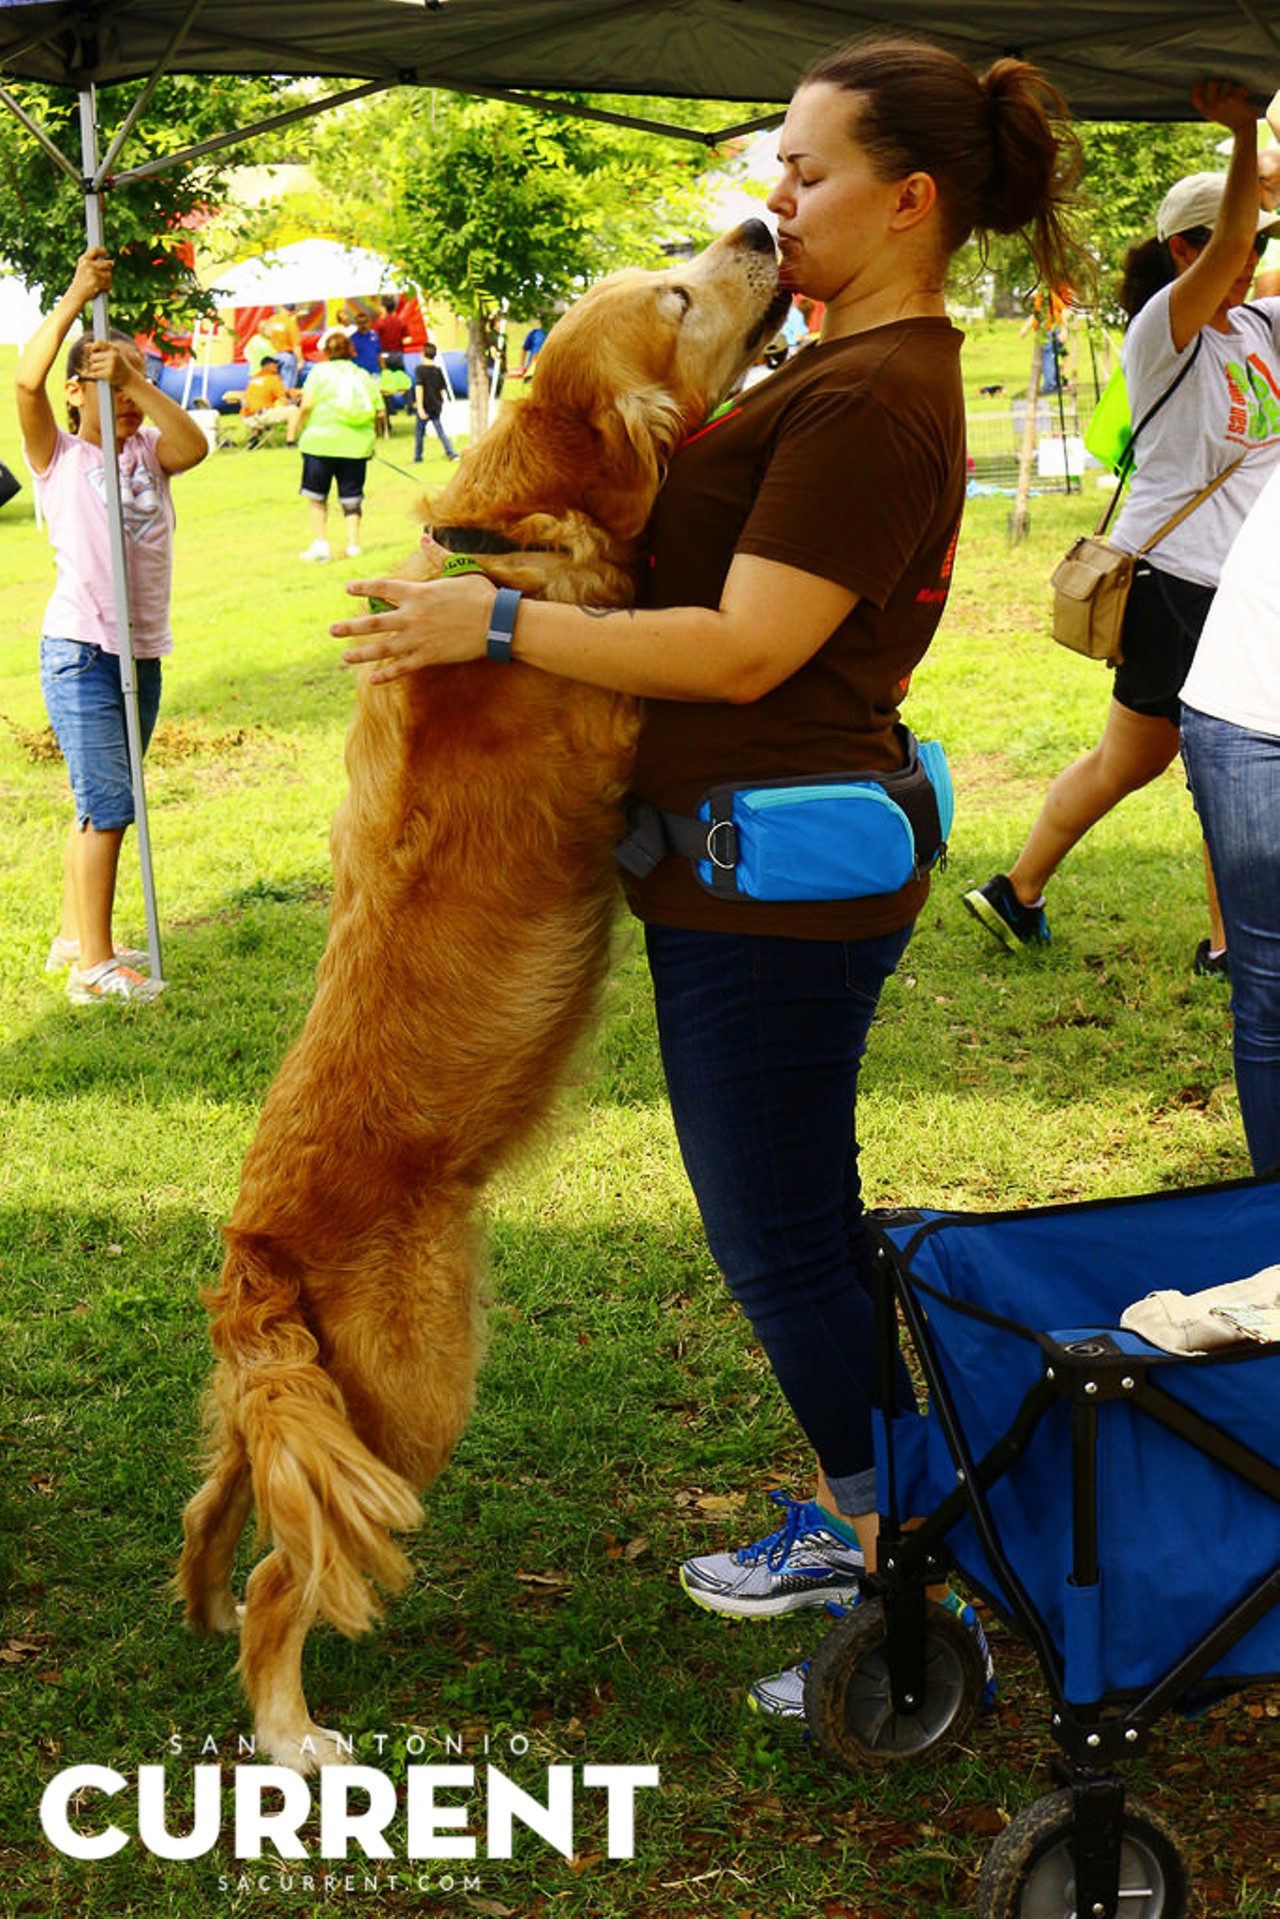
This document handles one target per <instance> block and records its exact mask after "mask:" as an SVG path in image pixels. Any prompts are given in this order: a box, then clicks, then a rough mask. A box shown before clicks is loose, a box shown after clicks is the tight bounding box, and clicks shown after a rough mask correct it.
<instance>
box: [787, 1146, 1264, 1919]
mask: <svg viewBox="0 0 1280 1919" xmlns="http://www.w3.org/2000/svg"><path fill="white" fill-rule="evenodd" d="M874 1223H875V1226H876V1231H877V1239H878V1244H879V1268H880V1270H879V1294H880V1297H879V1299H878V1303H877V1304H878V1315H877V1316H878V1341H879V1352H878V1371H879V1382H880V1384H879V1398H880V1403H881V1406H882V1408H883V1409H884V1410H883V1411H882V1413H881V1415H880V1418H879V1422H878V1423H879V1432H878V1436H877V1445H878V1460H877V1464H878V1477H879V1500H880V1507H881V1520H882V1528H883V1531H882V1540H881V1566H880V1571H879V1573H878V1575H877V1576H876V1577H875V1578H874V1579H873V1580H870V1581H868V1590H867V1592H866V1594H865V1596H864V1598H863V1601H862V1603H861V1604H860V1605H859V1606H857V1607H855V1608H854V1609H853V1610H852V1611H851V1612H849V1613H848V1614H847V1615H846V1616H845V1617H844V1618H843V1619H841V1620H840V1621H839V1622H838V1623H837V1624H836V1625H835V1626H834V1627H833V1628H832V1629H831V1631H830V1632H829V1633H828V1634H827V1636H826V1638H825V1639H824V1640H823V1642H822V1644H821V1646H820V1647H819V1649H818V1653H817V1655H816V1656H815V1658H814V1659H813V1661H812V1662H811V1664H810V1668H809V1673H808V1677H807V1680H806V1692H805V1709H806V1714H807V1717H808V1720H809V1724H810V1727H811V1729H812V1731H813V1733H814V1735H815V1737H816V1738H817V1739H818V1741H819V1742H820V1744H821V1745H822V1746H823V1747H824V1748H825V1749H826V1750H827V1751H828V1752H829V1753H830V1754H831V1755H832V1756H833V1757H834V1758H836V1759H837V1760H838V1761H839V1762H840V1763H841V1764H844V1765H848V1766H859V1767H861V1766H865V1765H868V1764H872V1765H888V1764H893V1763H895V1762H897V1761H902V1760H908V1759H914V1758H918V1757H919V1756H921V1755H922V1754H924V1753H926V1752H931V1751H938V1750H941V1749H943V1748H945V1747H946V1746H948V1745H951V1744H954V1743H955V1742H957V1741H958V1740H959V1739H960V1738H962V1737H963V1735H964V1734H965V1733H966V1732H967V1731H968V1729H969V1727H970V1725H971V1724H972V1722H973V1719H974V1717H975V1716H976V1714H977V1712H978V1710H979V1707H980V1705H981V1701H982V1694H983V1683H984V1682H983V1671H982V1661H981V1656H980V1654H979V1651H978V1648H977V1643H976V1641H975V1639H974V1637H973V1635H972V1634H971V1633H970V1632H969V1631H967V1630H966V1628H965V1627H964V1626H963V1625H961V1624H960V1622H959V1621H958V1620H957V1619H956V1618H955V1617H954V1615H953V1614H951V1613H949V1612H947V1611H946V1610H945V1609H944V1608H942V1607H941V1606H938V1605H935V1604H932V1603H930V1602H929V1601H927V1600H926V1597H925V1589H926V1587H927V1586H928V1585H930V1584H933V1583H935V1582H937V1581H938V1580H939V1579H940V1578H945V1577H946V1575H947V1573H948V1572H949V1571H950V1570H952V1569H955V1570H956V1571H958V1572H959V1574H960V1576H961V1577H962V1578H963V1580H964V1581H965V1583H966V1584H967V1585H968V1586H970V1587H971V1588H972V1589H973V1590H974V1591H975V1592H977V1593H979V1594H980V1595H981V1596H982V1598H983V1599H984V1600H985V1601H986V1603H987V1604H988V1605H989V1606H990V1607H991V1608H992V1609H993V1610H994V1611H995V1612H996V1613H997V1614H998V1615H999V1616H1000V1617H1001V1618H1002V1619H1004V1620H1005V1621H1006V1623H1007V1624H1009V1625H1010V1626H1011V1627H1012V1629H1013V1630H1014V1631H1016V1632H1017V1633H1019V1634H1020V1635H1021V1636H1022V1637H1023V1638H1024V1639H1026V1640H1027V1641H1028V1642H1029V1643H1030V1645H1031V1646H1032V1647H1033V1648H1034V1649H1035V1652H1036V1654H1037V1656H1038V1659H1039V1662H1040V1665H1041V1667H1042V1669H1043V1672H1044V1676H1045V1680H1046V1683H1047V1686H1048V1689H1049V1692H1050V1695H1051V1698H1052V1729H1053V1736H1054V1738H1055V1740H1056V1742H1057V1744H1058V1747H1059V1748H1060V1754H1061V1761H1060V1766H1059V1771H1060V1776H1061V1778H1062V1782H1063V1783H1062V1787H1061V1790H1059V1791H1056V1792H1053V1793H1050V1794H1048V1795H1046V1796H1045V1797H1044V1798H1042V1799H1040V1800H1038V1801H1037V1802H1036V1803H1035V1804H1034V1805H1032V1806H1031V1807H1030V1808H1028V1810H1027V1811H1026V1812H1024V1813H1022V1814H1021V1815H1020V1816H1019V1817H1018V1818H1015V1819H1014V1820H1013V1821H1012V1823H1011V1824H1010V1825H1009V1826H1008V1827H1007V1828H1006V1829H1005V1831H1004V1833H1003V1834H1002V1835H1001V1837H1000V1839H999V1840H998V1841H997V1842H996V1844H995V1846H994V1847H993V1848H992V1851H991V1853H990V1855H989V1857H988V1859H987V1861H986V1863H985V1865H984V1868H983V1872H982V1876H981V1880H980V1883H979V1890H978V1903H977V1911H978V1914H979V1916H980V1919H1077V1915H1079V1919H1117V1915H1119V1919H1182V1915H1184V1914H1185V1913H1186V1911H1187V1910H1188V1903H1189V1898H1190V1890H1189V1884H1188V1876H1187V1869H1186V1864H1185V1861H1184V1859H1183V1857H1182V1854H1181V1851H1180V1849H1179V1846H1178V1843H1177V1840H1176V1839H1175V1838H1174V1837H1173V1835H1172V1833H1171V1832H1170V1831H1169V1829H1168V1827H1167V1826H1166V1825H1165V1823H1164V1821H1163V1820H1162V1819H1161V1818H1160V1816H1159V1815H1158V1814H1157V1813H1156V1812H1154V1811H1152V1810H1151V1809H1150V1808H1148V1807H1146V1806H1144V1805H1142V1804H1141V1803H1140V1802H1138V1801H1137V1800H1135V1799H1133V1798H1132V1797H1131V1796H1129V1795H1127V1794H1126V1792H1125V1788H1124V1784H1123V1780H1122V1778H1121V1776H1120V1771H1119V1769H1120V1767H1121V1764H1122V1762H1123V1761H1124V1760H1125V1759H1126V1758H1129V1757H1131V1756H1133V1755H1136V1754H1139V1753H1141V1752H1142V1751H1143V1749H1144V1747H1145V1745H1146V1743H1147V1741H1148V1738H1149V1735H1150V1732H1151V1728H1152V1726H1153V1725H1154V1723H1155V1721H1156V1720H1157V1719H1158V1718H1159V1717H1160V1716H1161V1715H1162V1714H1163V1713H1165V1712H1167V1711H1169V1710H1170V1709H1172V1708H1179V1709H1181V1710H1183V1711H1187V1710H1192V1709H1194V1708H1195V1707H1197V1706H1199V1705H1202V1704H1204V1703H1206V1702H1208V1701H1210V1700H1212V1699H1214V1698H1217V1697H1220V1696H1222V1695H1223V1694H1225V1693H1228V1692H1231V1691H1233V1690H1235V1689H1236V1688H1237V1687H1239V1686H1241V1685H1243V1684H1245V1683H1251V1682H1255V1681H1259V1680H1264V1679H1274V1678H1276V1677H1277V1675H1280V1610H1277V1609H1276V1600H1277V1599H1278V1598H1280V1465H1278V1464H1277V1461H1280V1345H1275V1344H1273V1345H1261V1344H1251V1345H1240V1346H1232V1347H1228V1348H1221V1349H1219V1350H1217V1351H1215V1352H1214V1353H1213V1354H1211V1355H1203V1356H1200V1355H1197V1356H1190V1355H1186V1354H1182V1355H1173V1354H1170V1353H1167V1352H1164V1351H1162V1350H1161V1349H1160V1348H1158V1347H1155V1346H1152V1345H1148V1344H1147V1343H1146V1341H1144V1340H1142V1339H1140V1338H1138V1337H1137V1336H1136V1335H1134V1334H1132V1333H1128V1332H1125V1331H1122V1330H1121V1328H1120V1316H1121V1313H1122V1312H1123V1311H1124V1309H1125V1307H1127V1306H1129V1305H1130V1304H1132V1303H1133V1302H1134V1301H1136V1300H1138V1299H1140V1298H1142V1297H1143V1296H1145V1295H1146V1294H1147V1293H1150V1292H1154V1291H1157V1290H1162V1289H1165V1288H1176V1289H1177V1290H1179V1291H1182V1292H1185V1293H1195V1292H1199V1291H1202V1290H1203V1289H1205V1288H1206V1287H1209V1286H1215V1285H1220V1284H1222V1283H1224V1282H1227V1281H1232V1280H1237V1279H1243V1278H1246V1277H1248V1276H1249V1275H1251V1274H1254V1273H1256V1272H1259V1271H1260V1270H1261V1269H1262V1268H1264V1267H1267V1266H1271V1265H1275V1264H1277V1263H1280V1180H1274V1179H1273V1180H1249V1181H1241V1182H1237V1183H1234V1184H1230V1185H1218V1186H1211V1187H1200V1188H1193V1189H1191V1190H1189V1191H1186V1192H1169V1193H1153V1194H1149V1195H1146V1196H1144V1197H1141V1198H1137V1199H1128V1200H1118V1201H1115V1200H1107V1201H1100V1202H1096V1203H1089V1204H1084V1205H1070V1206H1050V1207H1043V1208H1039V1209H1036V1210H1032V1211H1024V1212H1017V1213H999V1214H983V1215H978V1214H965V1213H909V1212H895V1213H881V1214H878V1215H876V1216H875V1222H874ZM899 1307H900V1309H901V1314H902V1318H903V1320H904V1321H905V1324H906V1326H907V1328H908V1331H909V1333H910V1336H911V1340H912V1343H913V1345H914V1347H915V1350H916V1353H917V1356H918V1358H919V1361H920V1366H921V1369H922V1371H923V1375H924V1378H925V1381H926V1383H927V1386H928V1399H929V1409H928V1412H927V1413H925V1414H919V1413H912V1412H909V1413H903V1412H901V1411H899V1410H897V1409H896V1397H895V1388H894V1377H895V1365H896V1360H897V1341H898V1314H897V1310H896V1309H897V1308H899ZM917 1519H923V1523H922V1524H920V1525H919V1526H912V1527H911V1528H910V1529H907V1530H904V1522H905V1521H907V1520H917Z"/></svg>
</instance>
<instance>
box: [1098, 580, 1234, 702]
mask: <svg viewBox="0 0 1280 1919" xmlns="http://www.w3.org/2000/svg"><path fill="white" fill-rule="evenodd" d="M1215 591H1216V589H1215V588H1214V587H1212V586H1198V585H1196V584H1195V583H1194V582H1193V581H1191V580H1180V579H1177V578H1176V577H1175V576H1174V575H1173V574H1172V573H1161V572H1160V571H1159V570H1158V568H1156V567H1154V566H1152V564H1151V562H1150V561H1149V560H1139V561H1138V564H1137V566H1136V567H1135V568H1134V574H1133V585H1132V587H1131V588H1130V591H1129V602H1128V605H1127V606H1126V607H1125V610H1124V632H1123V634H1122V636H1121V645H1122V647H1123V649H1124V659H1123V660H1122V661H1121V663H1120V665H1119V666H1118V667H1117V668H1116V677H1115V683H1114V686H1113V688H1112V691H1113V692H1114V694H1115V697H1116V699H1117V700H1118V701H1119V703H1120V705H1121V706H1127V707H1128V708H1129V710H1130V712H1132V713H1145V714H1148V715H1149V716H1150V717H1151V718H1153V719H1160V720H1169V721H1171V722H1172V724H1173V725H1174V726H1177V725H1178V724H1179V722H1180V720H1181V717H1182V701H1181V699H1180V698H1179V693H1180V691H1181V687H1182V682H1183V681H1184V680H1185V679H1186V677H1187V674H1188V673H1189V672H1190V671H1191V662H1192V660H1193V659H1194V658H1195V654H1196V647H1197V646H1198V645H1199V643H1200V634H1201V631H1202V629H1203V627H1204V623H1205V620H1206V619H1207V617H1208V613H1209V607H1210V604H1211V603H1212V600H1213V596H1214V592H1215Z"/></svg>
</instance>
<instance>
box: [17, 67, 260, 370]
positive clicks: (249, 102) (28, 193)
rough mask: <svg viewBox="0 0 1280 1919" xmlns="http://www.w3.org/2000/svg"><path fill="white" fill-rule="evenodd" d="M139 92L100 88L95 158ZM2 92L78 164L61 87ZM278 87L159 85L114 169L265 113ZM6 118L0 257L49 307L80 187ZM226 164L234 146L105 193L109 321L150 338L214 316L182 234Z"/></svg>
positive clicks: (220, 196) (68, 253)
mask: <svg viewBox="0 0 1280 1919" xmlns="http://www.w3.org/2000/svg"><path fill="white" fill-rule="evenodd" d="M139 90H140V83H137V84H133V85H129V86H119V87H112V88H109V89H104V90H103V91H102V92H100V93H99V95H98V102H99V116H100V126H101V141H102V151H103V152H104V153H105V152H106V151H107V148H108V146H109V144H110V141H111V139H112V136H113V134H114V131H115V129H116V128H117V127H118V126H119V125H120V124H121V122H122V121H123V120H124V118H125V115H126V114H127V112H128V110H129V108H130V106H131V105H132V103H133V101H134V99H135V98H136V97H137V94H138V92H139ZM11 91H12V92H13V94H14V96H15V97H16V98H17V99H18V101H19V102H20V104H21V105H22V107H23V108H24V109H25V111H26V112H27V113H28V114H29V115H30V116H31V118H32V119H33V120H34V121H35V122H36V123H37V125H39V126H40V127H42V128H43V129H44V131H45V132H46V133H47V134H48V136H49V138H50V139H51V140H52V141H53V143H54V145H55V146H56V147H57V148H58V149H59V150H60V151H61V152H62V153H64V154H66V156H67V157H68V159H70V160H72V162H73V163H74V164H75V165H76V167H77V169H78V168H79V163H80V127H79V110H78V105H77V101H76V98H75V96H74V95H73V94H71V93H69V92H67V91H65V90H64V89H60V88H47V87H38V86H29V85H19V86H14V87H13V88H11ZM279 91H280V85H279V83H277V82H274V81H271V80H240V79H232V78H228V77H226V76H210V77H208V78H205V77H201V78H198V79H197V78H185V77H182V78H171V79H167V80H163V81H161V83H160V84H159V86H158V87H157V88H156V90H155V92H154V94H153V95H152V98H151V100H150V102H149V103H148V105H147V107H146V109H145V110H144V113H143V116H142V119H141V121H140V122H139V125H138V127H137V128H136V129H135V130H134V131H133V133H132V134H131V135H130V138H129V140H128V142H127V143H126V145H125V147H124V148H123V149H122V152H121V155H120V159H119V165H120V167H121V168H128V167H132V166H140V165H142V164H144V163H145V162H146V161H148V160H153V159H159V158H160V157H162V156H164V155H169V154H174V153H178V152H181V151H183V150H184V149H185V148H187V147H188V146H192V145H194V144H196V143H197V142H199V141H202V140H206V139H210V138H213V137H214V136H216V135H217V134H220V133H226V132H229V131H231V130H233V129H234V128H236V127H242V126H245V125H247V124H250V123H251V122H252V121H253V120H254V119H256V118H257V117H259V116H260V115H261V114H262V113H264V112H269V111H270V110H271V104H272V102H273V101H274V99H275V98H276V96H277V94H278V93H279ZM5 119H6V122H7V125H8V127H9V129H10V130H9V131H7V132H6V136H5V139H4V143H3V154H2V157H0V260H3V261H4V263H5V264H6V265H7V266H8V267H9V268H10V269H11V270H12V271H13V272H14V273H16V274H18V275H19V277H20V278H21V279H23V280H24V281H25V282H26V283H27V285H28V286H30V287H34V288H36V289H37V290H38V291H39V292H40V294H41V295H42V297H43V299H44V301H45V303H46V305H51V304H52V303H53V301H55V300H56V299H57V298H58V296H59V295H60V294H61V293H62V292H63V291H64V290H65V289H66V287H67V286H68V285H69V284H70V282H71V278H72V275H73V272H74V268H75V262H76V259H77V258H78V256H79V255H80V253H82V252H83V250H84V245H85V237H84V236H85V224H84V199H83V195H82V193H81V190H80V188H79V185H78V184H77V182H76V181H75V180H71V179H69V178H68V177H67V175H66V174H65V173H64V172H63V171H62V169H61V168H59V167H57V166H56V165H55V164H54V162H53V161H52V159H51V158H50V157H49V155H48V154H47V153H46V152H45V151H44V149H43V147H41V145H40V144H39V142H38V141H37V140H35V139H34V138H33V137H32V136H31V135H30V134H29V133H28V132H27V131H26V129H25V128H24V127H22V126H21V125H20V124H19V122H18V121H17V120H10V118H9V116H8V115H7V114H6V115H5ZM234 158H235V153H234V149H232V150H231V151H230V153H229V154H227V153H223V154H219V155H217V156H211V157H209V158H207V159H206V160H204V161H200V162H184V163H181V164H179V165H176V166H174V167H172V168H169V169H167V170H166V171H164V172H162V173H158V174H155V175H152V176H151V177H149V178H148V179H145V180H139V181H134V182H130V183H128V184H126V185H123V186H120V187H111V188H109V189H108V192H107V197H106V207H105V215H104V222H103V224H104V235H105V243H106V246H107V249H108V251H109V252H110V253H111V255H112V257H113V258H114V260H115V262H116V272H115V276H114V279H113V282H112V289H111V313H112V318H113V320H114V322H115V323H116V324H117V325H118V326H120V327H122V328H124V329H126V330H128V331H138V332H147V333H149V332H151V331H152V330H153V329H160V330H163V329H164V328H166V327H175V326H181V325H183V324H185V323H187V322H189V321H190V320H191V319H193V318H194V317H195V316H196V315H198V314H202V313H210V312H212V310H213V309H212V305H211V302H210V301H209V298H208V296H207V295H206V294H205V293H203V292H202V290H201V289H200V287H199V286H198V285H197V284H196V280H195V276H194V274H193V272H192V270H191V267H190V265H189V253H190V248H189V242H190V237H191V236H190V232H189V231H188V230H187V227H186V226H185V225H184V222H187V223H189V222H192V221H195V220H199V219H201V218H203V217H205V216H206V215H207V214H208V212H209V210H210V208H211V207H216V206H218V205H220V204H221V203H222V201H223V200H224V199H225V196H226V168H227V167H228V166H229V165H231V164H233V162H234Z"/></svg>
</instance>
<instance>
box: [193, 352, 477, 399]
mask: <svg viewBox="0 0 1280 1919" xmlns="http://www.w3.org/2000/svg"><path fill="white" fill-rule="evenodd" d="M421 357H422V356H421V354H419V353H406V354H405V356H404V368H405V372H406V373H407V374H408V375H409V377H410V378H411V379H412V377H413V373H414V369H415V368H416V366H417V364H418V361H419V360H420V359H421ZM437 358H438V360H439V362H440V364H441V365H442V366H443V367H444V370H445V373H446V375H447V377H448V380H449V384H450V386H451V387H452V388H453V391H454V396H455V398H457V399H459V400H465V399H466V397H467V392H468V388H467V356H466V354H465V353H457V352H452V351H450V352H446V353H441V354H439V355H438V356H437ZM309 371H310V365H308V366H305V367H304V368H303V369H302V375H303V378H302V384H303V385H304V386H305V384H306V375H307V373H308V372H309ZM188 373H190V378H191V386H190V391H189V392H188V390H187V376H188ZM248 381H249V369H248V367H247V366H246V364H245V362H244V361H243V360H233V361H231V362H230V363H227V364H223V365H221V366H210V367H200V366H197V367H195V368H194V369H192V368H189V367H188V366H186V365H182V366H166V367H164V368H163V369H162V370H161V374H160V389H161V391H162V392H163V393H167V394H168V395H169V397H170V399H172V400H176V401H177V402H178V404H179V406H181V405H182V404H183V401H184V398H185V402H186V404H187V405H188V406H197V407H198V406H210V407H212V408H213V409H214V411H215V412H217V413H234V412H235V411H236V402H234V401H228V399H227V397H226V396H227V394H228V393H243V392H244V389H245V387H246V386H247V384H248Z"/></svg>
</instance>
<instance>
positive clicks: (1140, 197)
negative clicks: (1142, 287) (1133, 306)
mask: <svg viewBox="0 0 1280 1919" xmlns="http://www.w3.org/2000/svg"><path fill="white" fill-rule="evenodd" d="M1222 138H1223V130H1222V128H1221V127H1215V126H1210V125H1209V124H1208V123H1207V122H1206V121H1204V120H1197V121H1194V122H1191V123H1189V124H1188V123H1183V122H1172V123H1170V124H1168V125H1163V126H1147V125H1143V124H1139V123H1137V122H1132V121H1124V122H1121V121H1110V120H1100V121H1097V122H1096V123H1095V124H1093V125H1088V126H1082V127H1081V128H1080V143H1081V145H1082V146H1083V148H1084V156H1085V169H1084V194H1085V219H1086V227H1085V232H1086V235H1087V238H1088V243H1089V250H1090V253H1091V255H1092V258H1093V261H1094V267H1095V274H1096V279H1097V308H1098V311H1099V312H1100V313H1101V314H1102V316H1103V317H1104V318H1105V319H1108V320H1111V321H1114V322H1117V323H1119V322H1120V321H1121V319H1122V318H1123V316H1122V314H1121V312H1120V308H1119V305H1118V304H1117V301H1116V285H1117V282H1118V281H1119V279H1120V275H1121V272H1122V271H1123V268H1124V258H1125V254H1126V253H1127V252H1128V251H1129V248H1130V247H1131V246H1134V245H1136V244H1138V243H1139V242H1140V241H1143V240H1148V239H1150V238H1151V236H1152V235H1153V234H1154V232H1155V230H1156V212H1157V210H1158V208H1159V205H1160V202H1161V201H1162V200H1163V199H1164V196H1165V194H1166V193H1167V192H1168V191H1169V188H1170V187H1171V186H1172V185H1173V183H1174V181H1175V180H1178V179H1181V177H1182V175H1183V174H1184V173H1200V172H1210V173H1212V172H1225V170H1226V162H1225V160H1224V159H1223V158H1222V156H1221V155H1220V154H1219V153H1218V151H1217V145H1218V142H1219V141H1220V140H1221V139H1222Z"/></svg>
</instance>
